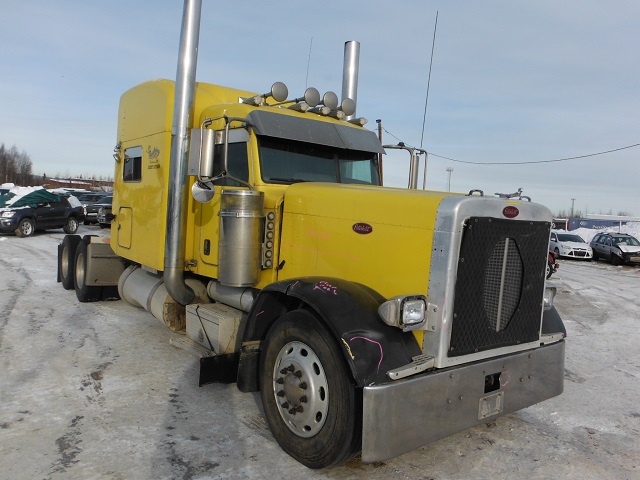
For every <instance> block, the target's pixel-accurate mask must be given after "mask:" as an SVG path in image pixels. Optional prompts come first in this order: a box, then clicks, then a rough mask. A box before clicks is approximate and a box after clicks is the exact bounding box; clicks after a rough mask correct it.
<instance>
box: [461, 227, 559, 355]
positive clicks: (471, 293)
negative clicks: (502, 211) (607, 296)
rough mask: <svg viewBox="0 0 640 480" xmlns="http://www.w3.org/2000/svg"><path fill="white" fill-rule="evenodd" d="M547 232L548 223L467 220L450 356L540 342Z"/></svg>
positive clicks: (548, 229)
mask: <svg viewBox="0 0 640 480" xmlns="http://www.w3.org/2000/svg"><path fill="white" fill-rule="evenodd" d="M550 229H551V224H550V223H549V222H530V221H514V220H502V219H496V218H481V217H472V218H470V219H469V220H468V221H467V222H466V224H465V227H464V232H463V238H462V245H461V248H460V258H459V259H458V272H457V281H456V288H455V300H454V318H453V325H452V330H451V341H450V345H449V356H450V357H455V356H459V355H466V354H470V353H475V352H479V351H483V350H489V349H493V348H499V347H504V346H509V345H516V344H519V343H527V342H532V341H535V340H537V339H538V335H539V330H540V319H541V313H542V304H541V302H542V295H543V291H544V282H545V271H546V261H547V247H548V243H549V234H550Z"/></svg>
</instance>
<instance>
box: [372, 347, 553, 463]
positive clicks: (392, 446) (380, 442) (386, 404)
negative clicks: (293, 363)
mask: <svg viewBox="0 0 640 480" xmlns="http://www.w3.org/2000/svg"><path fill="white" fill-rule="evenodd" d="M487 378H488V379H489V380H495V382H494V386H490V385H489V386H488V385H487V383H486V381H485V380H486V379H487ZM563 388H564V340H562V341H560V342H557V343H553V344H550V345H545V346H542V347H539V348H536V349H534V350H527V351H524V352H520V353H516V354H513V355H507V356H503V357H499V358H496V359H488V360H484V361H480V362H475V363H472V364H469V365H462V366H459V367H454V368H449V369H444V370H439V371H435V372H427V373H424V374H421V375H416V376H413V377H409V378H407V379H404V380H398V381H395V382H390V383H386V384H384V385H374V386H370V387H365V388H364V392H363V425H362V461H363V462H378V461H383V460H387V459H389V458H393V457H396V456H398V455H401V454H403V453H406V452H409V451H411V450H414V449H416V448H418V447H421V446H422V445H425V444H427V443H430V442H433V441H435V440H438V439H440V438H443V437H446V436H448V435H451V434H453V433H456V432H459V431H462V430H465V429H467V428H469V427H472V426H474V425H477V424H479V423H483V422H487V421H491V420H493V419H495V418H497V417H498V416H501V415H506V414H508V413H512V412H515V411H517V410H520V409H522V408H525V407H528V406H530V405H533V404H535V403H538V402H541V401H543V400H546V399H548V398H551V397H555V396H556V395H560V394H561V393H562V391H563Z"/></svg>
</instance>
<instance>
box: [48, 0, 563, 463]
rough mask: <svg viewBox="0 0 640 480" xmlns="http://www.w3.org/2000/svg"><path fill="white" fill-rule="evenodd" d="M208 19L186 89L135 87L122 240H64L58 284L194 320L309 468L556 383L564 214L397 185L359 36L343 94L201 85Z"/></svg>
mask: <svg viewBox="0 0 640 480" xmlns="http://www.w3.org/2000/svg"><path fill="white" fill-rule="evenodd" d="M199 16H200V4H199V2H197V1H195V0H187V1H186V2H185V15H184V19H183V27H182V37H181V47H180V61H179V63H178V75H177V79H176V81H175V82H174V81H169V80H155V81H150V82H145V83H143V84H141V85H138V86H136V87H134V88H132V89H131V90H129V91H127V92H126V93H125V94H124V95H123V96H122V98H121V102H120V109H119V114H118V115H119V122H118V138H117V146H116V149H115V153H114V158H115V185H114V197H113V207H112V212H111V213H110V214H109V215H108V219H109V220H110V221H111V236H110V238H109V239H106V240H105V239H101V238H98V237H83V238H81V237H79V236H77V235H68V236H66V237H65V239H64V241H63V242H62V245H61V246H60V249H59V262H58V265H59V280H60V281H62V283H63V286H64V287H65V288H68V289H75V291H76V294H77V296H78V299H79V300H80V301H94V300H100V299H103V298H108V297H115V296H118V295H119V296H120V297H121V298H122V299H124V300H126V301H127V302H129V303H131V304H133V305H136V306H140V307H144V308H146V309H147V310H149V311H150V312H151V313H152V314H153V315H154V316H156V317H157V318H158V319H160V320H162V321H163V322H164V323H166V324H167V325H168V326H169V327H170V328H172V329H173V330H175V331H176V332H181V333H186V336H185V341H186V342H188V343H190V344H191V345H194V346H195V347H194V348H196V349H197V350H198V351H199V352H200V354H201V356H202V358H201V379H200V381H201V383H206V382H209V381H226V382H229V381H232V382H237V385H238V388H239V389H240V390H242V391H246V392H251V391H260V392H261V398H262V402H263V405H264V413H265V416H266V420H267V422H268V424H269V427H270V428H271V431H272V432H273V435H274V437H275V438H276V440H277V441H278V443H279V444H280V445H281V446H282V448H283V449H284V450H285V451H286V452H287V453H289V454H290V455H291V456H293V457H294V458H295V459H297V460H298V461H300V462H302V463H303V464H305V465H307V466H309V467H311V468H323V467H327V466H331V465H335V464H339V463H342V462H345V461H346V460H348V459H350V458H352V457H353V456H354V455H357V454H358V453H361V458H362V460H363V461H364V462H374V461H382V460H385V459H388V458H392V457H394V456H397V455H400V454H402V453H405V452H407V451H410V450H412V449H415V448H417V447H419V446H422V445H424V444H426V443H428V442H431V441H434V440H437V439H439V438H442V437H444V436H446V435H449V434H451V433H454V432H458V431H461V430H463V429H465V428H468V427H470V426H473V425H476V424H478V423H481V422H486V421H491V420H493V419H494V418H496V417H498V416H500V415H504V414H507V413H511V412H514V411H516V410H519V409H522V408H524V407H527V406H530V405H532V404H535V403H537V402H540V401H543V400H545V399H548V398H550V397H553V396H556V395H559V394H560V393H561V392H562V389H563V374H564V336H565V333H566V332H565V330H564V326H563V324H562V320H561V319H560V317H559V315H558V313H557V312H556V310H555V309H554V308H553V296H554V294H555V290H554V289H553V287H551V286H550V285H547V284H546V283H545V272H546V264H547V248H548V244H549V234H550V228H551V220H552V218H551V213H550V212H549V210H548V209H546V208H545V207H543V206H541V205H538V204H535V203H532V202H530V201H525V200H522V199H518V198H516V199H510V198H508V199H504V198H494V197H489V196H485V195H482V194H478V193H477V192H476V193H474V194H471V193H470V194H469V195H462V194H451V193H443V192H432V191H425V190H418V189H416V188H407V189H400V188H389V187H384V186H382V185H381V184H380V183H381V182H380V174H379V171H380V170H379V160H378V156H379V154H380V153H383V152H384V149H383V147H382V145H381V144H380V142H379V140H378V138H377V137H376V135H375V134H374V133H372V132H371V131H369V130H367V129H365V128H363V126H362V125H363V123H364V122H363V121H362V119H360V118H357V117H356V116H355V102H354V100H355V97H356V92H355V85H357V68H356V69H355V73H354V69H353V68H351V67H352V66H353V65H354V64H355V65H356V66H357V48H358V47H357V44H354V43H348V44H347V46H346V49H345V75H344V80H343V82H344V83H343V101H342V103H341V104H338V101H337V96H336V95H335V94H331V93H329V94H325V95H324V96H323V97H322V98H321V97H320V94H319V93H318V92H317V90H315V89H308V90H307V91H306V92H305V93H304V94H303V95H302V96H300V97H297V98H293V99H287V97H288V92H287V91H286V87H284V85H283V84H280V83H277V84H274V86H273V87H272V89H271V91H270V92H269V93H267V94H257V93H255V92H248V91H240V90H235V89H231V88H226V87H221V86H217V85H212V84H208V83H197V82H195V51H196V50H197V39H198V33H197V31H198V25H199ZM354 45H355V47H354ZM345 92H346V93H345ZM413 183H415V182H413ZM409 186H410V187H415V184H412V183H411V182H410V184H409Z"/></svg>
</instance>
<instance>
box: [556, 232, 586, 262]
mask: <svg viewBox="0 0 640 480" xmlns="http://www.w3.org/2000/svg"><path fill="white" fill-rule="evenodd" d="M549 251H550V252H554V253H557V254H558V255H559V256H561V257H568V258H581V259H586V260H591V259H592V258H593V250H592V248H591V247H590V246H589V244H588V243H587V242H585V241H584V239H583V238H582V237H581V236H580V235H576V234H575V233H570V232H555V231H553V230H552V231H551V240H550V242H549Z"/></svg>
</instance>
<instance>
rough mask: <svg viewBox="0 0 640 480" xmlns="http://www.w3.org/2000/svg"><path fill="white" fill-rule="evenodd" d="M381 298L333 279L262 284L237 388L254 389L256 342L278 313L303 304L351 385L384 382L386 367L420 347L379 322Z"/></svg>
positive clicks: (362, 287)
mask: <svg viewBox="0 0 640 480" xmlns="http://www.w3.org/2000/svg"><path fill="white" fill-rule="evenodd" d="M385 300H386V299H385V298H384V297H383V296H381V295H380V294H378V293H377V292H375V291H373V290H372V289H370V288H369V287H366V286H365V285H362V284H359V283H354V282H349V281H346V280H343V279H338V278H327V277H303V278H294V279H289V280H286V281H281V282H276V283H273V284H271V285H269V286H267V287H266V288H264V289H263V290H262V291H261V292H260V294H259V295H258V298H256V300H255V301H254V302H253V306H252V307H251V311H250V312H249V315H248V319H247V324H246V328H245V331H244V336H243V349H242V352H241V356H240V367H239V371H238V388H239V389H240V390H242V391H254V388H255V389H256V390H257V388H256V387H257V380H256V379H255V378H256V377H255V376H256V375H257V371H258V363H259V357H260V355H259V342H260V341H262V340H263V339H264V337H265V336H266V334H267V331H268V330H269V328H270V327H271V325H272V324H273V323H274V322H275V321H276V320H277V319H278V317H280V316H281V315H282V314H284V313H285V312H287V311H290V310H293V309H296V308H300V307H302V306H304V305H306V306H308V307H310V308H311V309H312V310H313V311H314V312H315V314H316V315H317V316H318V317H319V318H320V319H322V321H323V322H324V324H325V326H326V327H327V328H328V329H329V331H330V332H331V333H333V335H334V336H335V338H336V341H337V342H338V344H339V345H340V347H341V351H342V353H343V355H344V359H345V361H346V362H347V365H348V366H349V368H350V370H351V373H352V374H353V378H354V379H355V382H356V384H357V386H359V387H364V386H367V385H373V384H379V383H386V382H389V378H388V377H387V375H386V373H387V372H388V371H389V370H391V369H394V368H398V367H401V366H403V365H407V364H409V363H411V361H412V357H414V356H416V355H420V354H421V353H422V351H421V349H420V347H419V345H418V343H417V341H416V339H415V337H414V335H413V334H412V333H411V332H403V331H402V330H400V329H398V328H395V327H390V326H388V325H386V324H385V323H383V322H382V320H381V319H380V316H379V315H378V307H379V306H380V305H381V304H382V303H383V302H384V301H385ZM244 389H248V390H244Z"/></svg>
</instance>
